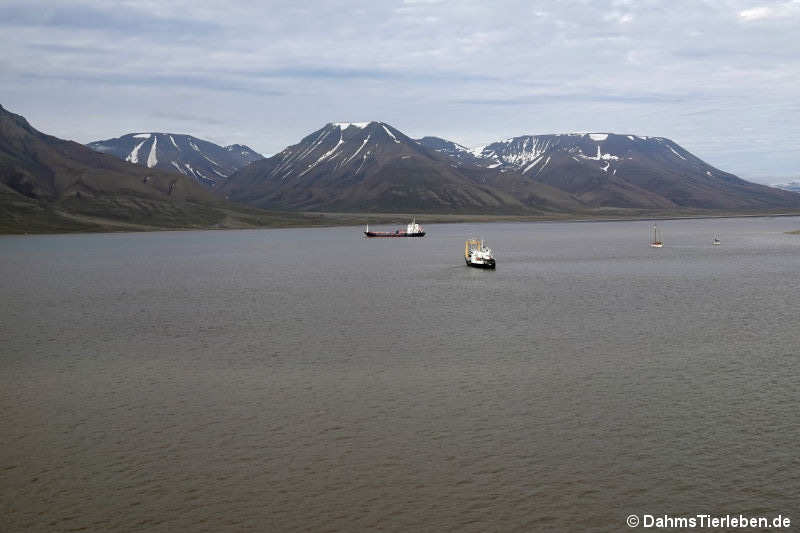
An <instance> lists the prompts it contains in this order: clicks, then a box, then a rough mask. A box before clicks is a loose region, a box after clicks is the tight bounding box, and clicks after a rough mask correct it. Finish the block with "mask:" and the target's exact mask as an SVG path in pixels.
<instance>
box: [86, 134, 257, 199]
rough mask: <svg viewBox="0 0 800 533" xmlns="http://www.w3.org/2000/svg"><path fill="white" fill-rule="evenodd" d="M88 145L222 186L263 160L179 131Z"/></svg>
mask: <svg viewBox="0 0 800 533" xmlns="http://www.w3.org/2000/svg"><path fill="white" fill-rule="evenodd" d="M87 146H89V148H91V149H93V150H95V151H98V152H103V153H106V154H112V155H115V156H117V157H118V158H120V159H123V160H125V161H128V162H130V163H136V164H138V165H142V166H145V167H147V168H158V169H161V170H168V171H172V172H180V173H181V174H183V175H184V176H189V177H191V178H192V179H194V180H195V181H197V182H199V183H202V184H203V185H206V186H208V187H218V186H220V185H221V184H222V183H224V182H225V181H226V180H227V178H228V176H230V175H231V174H233V173H234V172H235V171H236V170H238V169H240V168H242V167H244V166H246V165H248V164H250V163H252V162H253V161H258V160H259V159H263V156H262V155H261V154H259V153H257V152H255V151H254V150H252V149H251V148H249V147H247V146H244V145H241V144H232V145H230V146H219V145H217V144H214V143H212V142H209V141H204V140H202V139H198V138H196V137H192V136H191V135H181V134H176V133H129V134H127V135H123V136H122V137H117V138H115V139H107V140H104V141H95V142H91V143H89V144H88V145H87Z"/></svg>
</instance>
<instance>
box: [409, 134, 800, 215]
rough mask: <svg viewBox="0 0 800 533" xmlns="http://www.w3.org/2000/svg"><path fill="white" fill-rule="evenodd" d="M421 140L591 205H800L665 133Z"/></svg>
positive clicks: (458, 158) (456, 157)
mask: <svg viewBox="0 0 800 533" xmlns="http://www.w3.org/2000/svg"><path fill="white" fill-rule="evenodd" d="M419 142H420V143H421V144H423V145H425V146H428V147H430V148H432V149H434V150H437V151H439V152H440V153H444V154H447V155H448V156H450V157H451V158H452V159H453V160H456V161H459V162H469V163H472V164H477V165H481V166H483V167H485V168H497V169H501V170H515V171H517V172H520V173H521V174H522V175H523V176H525V177H527V178H529V179H531V180H535V181H537V182H541V183H546V184H549V185H551V186H553V187H557V188H559V189H561V190H563V191H566V192H569V193H571V194H573V195H574V196H575V197H576V198H577V199H579V200H580V201H581V202H582V203H584V204H585V205H586V206H590V207H636V208H674V207H684V208H687V207H689V208H712V209H742V208H767V207H796V206H798V199H800V197H795V196H794V195H786V194H785V193H780V192H779V193H778V194H776V191H775V189H771V188H769V187H765V186H763V185H758V184H755V183H750V182H747V181H745V180H742V179H739V178H737V177H736V176H734V175H733V174H729V173H727V172H723V171H721V170H719V169H717V168H715V167H713V166H711V165H709V164H707V163H705V162H704V161H702V160H701V159H699V158H698V157H696V156H694V155H693V154H691V153H690V152H689V151H687V150H686V149H684V148H683V147H681V146H680V145H678V144H677V143H675V142H673V141H671V140H670V139H666V138H664V137H644V136H638V135H618V134H614V133H571V134H557V135H524V136H520V137H514V138H511V139H507V140H504V141H499V142H494V143H491V144H488V145H486V146H480V147H478V148H473V149H468V148H466V147H463V146H461V145H458V144H455V143H450V142H449V141H444V140H443V139H437V138H435V137H433V138H432V137H425V138H422V139H420V140H419Z"/></svg>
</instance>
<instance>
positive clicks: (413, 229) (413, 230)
mask: <svg viewBox="0 0 800 533" xmlns="http://www.w3.org/2000/svg"><path fill="white" fill-rule="evenodd" d="M364 235H366V236H367V237H424V236H425V230H424V229H423V228H422V226H420V225H419V224H417V221H416V219H413V218H412V219H411V222H410V223H409V224H408V225H407V226H406V229H405V231H404V230H401V229H398V230H394V231H370V230H369V224H367V228H366V229H365V230H364Z"/></svg>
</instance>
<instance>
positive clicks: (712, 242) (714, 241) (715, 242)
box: [711, 235, 722, 246]
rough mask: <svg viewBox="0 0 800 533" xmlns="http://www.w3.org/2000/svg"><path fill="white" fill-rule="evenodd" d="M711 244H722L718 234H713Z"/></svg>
mask: <svg viewBox="0 0 800 533" xmlns="http://www.w3.org/2000/svg"><path fill="white" fill-rule="evenodd" d="M711 244H713V245H714V246H719V245H720V244H722V242H720V240H719V235H714V240H713V241H711Z"/></svg>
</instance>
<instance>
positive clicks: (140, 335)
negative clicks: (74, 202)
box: [0, 218, 800, 532]
mask: <svg viewBox="0 0 800 533" xmlns="http://www.w3.org/2000/svg"><path fill="white" fill-rule="evenodd" d="M422 222H423V223H424V220H423V221H422ZM659 226H660V227H661V228H662V230H663V238H664V241H665V247H664V248H663V249H661V250H654V249H651V248H649V247H648V245H647V242H648V223H647V222H613V223H612V222H607V223H536V224H532V223H520V224H452V225H430V226H428V227H427V228H426V229H427V231H428V236H427V237H425V238H424V239H371V240H366V239H362V238H360V228H331V229H279V230H259V231H224V232H167V233H146V234H100V235H61V236H19V237H14V236H7V237H0V496H1V497H0V530H2V531H4V532H5V531H12V532H16V531H26V530H31V531H48V532H49V531H76V530H88V531H108V532H116V531H148V532H149V531H159V532H162V531H163V532H168V531H169V532H173V531H209V532H221V531H241V530H252V531H291V530H315V531H317V530H319V531H353V530H374V529H383V530H399V531H513V530H516V531H583V530H596V531H622V530H627V527H626V526H625V517H626V516H627V515H628V514H631V513H637V514H644V513H650V514H654V515H663V514H669V515H673V516H682V515H694V514H697V513H710V514H721V515H724V514H726V513H736V514H739V513H741V514H744V515H751V516H759V515H767V516H772V515H777V514H779V513H782V514H783V515H784V516H786V515H788V516H790V517H791V518H792V519H793V526H795V527H796V524H797V523H800V511H798V509H800V505H798V502H800V458H799V457H800V453H799V451H798V450H800V303H799V302H800V236H798V235H787V234H785V233H784V232H785V231H788V230H793V229H798V228H800V218H754V219H724V220H723V219H720V220H684V221H664V222H662V223H660V224H659ZM387 229H388V228H387ZM714 233H719V235H720V238H721V240H722V246H718V247H712V246H711V239H712V237H713V236H714ZM469 236H477V237H485V238H486V239H487V240H489V243H490V244H491V245H492V247H493V248H494V249H495V251H496V255H497V261H498V267H497V271H495V272H491V271H481V270H477V269H470V268H467V267H466V266H465V265H464V261H463V244H464V240H465V238H467V237H469Z"/></svg>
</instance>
